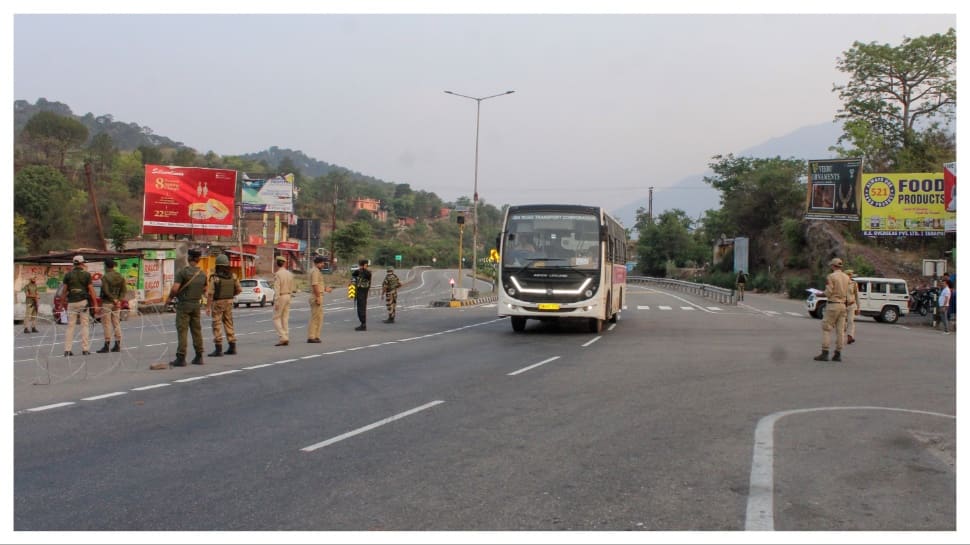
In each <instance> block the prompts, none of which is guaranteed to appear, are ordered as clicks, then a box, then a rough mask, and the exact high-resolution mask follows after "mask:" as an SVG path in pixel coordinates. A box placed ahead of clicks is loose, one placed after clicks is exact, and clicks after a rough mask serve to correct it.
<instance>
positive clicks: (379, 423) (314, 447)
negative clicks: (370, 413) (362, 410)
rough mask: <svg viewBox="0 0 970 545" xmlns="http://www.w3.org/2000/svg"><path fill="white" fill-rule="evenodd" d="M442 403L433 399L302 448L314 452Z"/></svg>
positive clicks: (304, 450)
mask: <svg viewBox="0 0 970 545" xmlns="http://www.w3.org/2000/svg"><path fill="white" fill-rule="evenodd" d="M442 403H444V401H442V400H437V401H432V402H431V403H426V404H424V405H421V406H420V407H415V408H413V409H411V410H409V411H404V412H403V413H398V414H396V415H394V416H391V417H388V418H385V419H384V420H378V421H377V422H374V423H373V424H368V425H366V426H364V427H362V428H357V429H356V430H353V431H349V432H347V433H344V434H342V435H338V436H336V437H333V438H330V439H327V440H326V441H321V442H319V443H314V444H312V445H310V446H308V447H303V448H301V449H300V450H302V451H303V452H313V451H315V450H317V449H319V448H323V447H326V446H328V445H332V444H334V443H337V442H339V441H343V440H344V439H347V438H350V437H353V436H355V435H359V434H361V433H364V432H365V431H370V430H372V429H374V428H378V427H380V426H383V425H384V424H390V423H391V422H394V421H395V420H400V419H402V418H404V417H407V416H411V415H412V414H415V413H417V412H420V411H423V410H425V409H430V408H431V407H434V406H435V405H440V404H442Z"/></svg>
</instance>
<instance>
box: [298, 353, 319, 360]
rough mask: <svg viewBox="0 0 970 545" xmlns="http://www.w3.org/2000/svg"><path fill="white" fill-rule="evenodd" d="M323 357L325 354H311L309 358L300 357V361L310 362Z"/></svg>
mask: <svg viewBox="0 0 970 545" xmlns="http://www.w3.org/2000/svg"><path fill="white" fill-rule="evenodd" d="M322 355H323V354H310V355H309V356H300V359H301V360H309V359H312V358H319V357H320V356H322Z"/></svg>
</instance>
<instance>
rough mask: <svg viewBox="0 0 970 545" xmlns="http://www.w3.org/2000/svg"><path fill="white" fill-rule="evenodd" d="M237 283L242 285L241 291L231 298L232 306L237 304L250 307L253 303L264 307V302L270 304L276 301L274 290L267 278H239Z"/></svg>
mask: <svg viewBox="0 0 970 545" xmlns="http://www.w3.org/2000/svg"><path fill="white" fill-rule="evenodd" d="M239 285H240V286H242V291H241V292H240V293H239V295H237V296H235V297H233V298H232V306H234V307H238V306H239V305H246V306H247V307H251V306H253V304H254V303H255V304H258V305H259V306H261V307H265V306H266V303H269V304H270V305H272V304H273V303H275V302H276V291H275V290H273V284H271V283H270V281H269V280H262V279H259V278H247V279H246V280H240V281H239Z"/></svg>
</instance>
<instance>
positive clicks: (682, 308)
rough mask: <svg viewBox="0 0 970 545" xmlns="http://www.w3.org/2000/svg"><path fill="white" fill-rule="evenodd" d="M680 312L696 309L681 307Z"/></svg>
mask: <svg viewBox="0 0 970 545" xmlns="http://www.w3.org/2000/svg"><path fill="white" fill-rule="evenodd" d="M680 310H694V307H680Z"/></svg>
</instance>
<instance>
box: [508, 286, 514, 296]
mask: <svg viewBox="0 0 970 545" xmlns="http://www.w3.org/2000/svg"><path fill="white" fill-rule="evenodd" d="M508 292H509V295H510V296H511V297H515V288H509V289H508Z"/></svg>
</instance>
